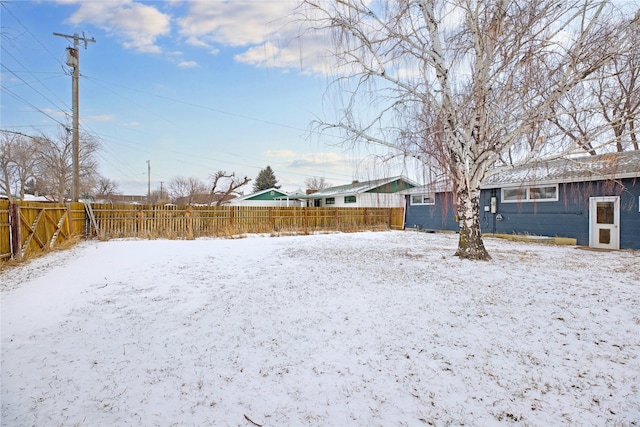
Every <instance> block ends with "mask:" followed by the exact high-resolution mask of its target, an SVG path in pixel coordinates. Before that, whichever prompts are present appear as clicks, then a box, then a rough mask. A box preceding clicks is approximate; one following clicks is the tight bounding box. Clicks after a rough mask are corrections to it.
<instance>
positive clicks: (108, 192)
mask: <svg viewBox="0 0 640 427" xmlns="http://www.w3.org/2000/svg"><path fill="white" fill-rule="evenodd" d="M95 181H96V183H95V186H94V189H93V192H94V194H95V195H96V197H99V198H104V197H111V196H114V195H117V194H118V183H117V182H115V181H114V180H112V179H109V178H106V177H104V176H98V177H97V179H96V180H95Z"/></svg>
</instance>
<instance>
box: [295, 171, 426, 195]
mask: <svg viewBox="0 0 640 427" xmlns="http://www.w3.org/2000/svg"><path fill="white" fill-rule="evenodd" d="M396 181H402V182H403V185H402V187H404V186H410V187H415V186H416V185H418V184H417V183H415V182H413V181H411V180H410V179H408V178H405V177H403V176H395V177H392V178H380V179H374V180H372V181H362V182H359V181H354V182H352V183H351V184H346V185H338V186H336V187H329V188H325V189H323V190H320V191H318V192H315V193H312V194H309V195H305V196H304V197H301V198H306V199H320V198H323V197H334V196H337V195H352V194H362V193H376V192H378V193H395V192H397V191H400V190H404V188H402V187H395V186H393V188H385V186H389V185H390V184H393V183H395V182H396ZM376 190H380V191H376Z"/></svg>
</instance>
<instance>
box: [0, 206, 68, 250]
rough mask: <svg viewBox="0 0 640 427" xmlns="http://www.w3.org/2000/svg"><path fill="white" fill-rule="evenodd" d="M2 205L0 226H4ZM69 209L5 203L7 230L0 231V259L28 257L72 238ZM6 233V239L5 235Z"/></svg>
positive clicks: (1, 229) (65, 207)
mask: <svg viewBox="0 0 640 427" xmlns="http://www.w3.org/2000/svg"><path fill="white" fill-rule="evenodd" d="M3 206H4V205H0V223H2V224H4V219H5V216H4V210H3V209H2V208H3ZM70 211H71V207H70V206H67V205H63V204H52V203H33V202H17V203H13V204H7V215H6V220H7V227H6V229H5V227H2V228H0V236H2V241H3V242H4V241H9V244H8V245H5V244H4V243H3V245H2V246H1V249H2V254H1V256H2V257H3V258H9V257H13V258H15V259H18V260H19V259H22V258H23V257H25V256H27V255H28V254H31V253H34V252H41V251H44V250H48V249H51V248H53V247H54V246H55V245H56V244H58V243H61V242H63V241H65V240H68V239H70V238H71V236H72V235H73V233H72V227H71V221H70ZM5 234H6V236H5Z"/></svg>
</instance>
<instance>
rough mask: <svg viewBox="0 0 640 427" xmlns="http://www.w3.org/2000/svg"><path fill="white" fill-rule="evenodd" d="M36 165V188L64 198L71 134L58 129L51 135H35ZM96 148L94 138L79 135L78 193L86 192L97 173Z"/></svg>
mask: <svg viewBox="0 0 640 427" xmlns="http://www.w3.org/2000/svg"><path fill="white" fill-rule="evenodd" d="M36 147H37V153H38V156H39V159H40V162H39V165H38V174H37V175H38V187H39V188H41V189H43V190H44V191H46V192H50V193H51V194H53V195H55V196H56V197H57V199H58V200H64V199H65V198H67V197H70V195H71V181H72V179H73V163H72V162H73V157H72V136H71V133H70V132H68V131H67V130H66V129H60V131H59V132H58V134H57V135H56V136H55V137H49V136H48V135H45V134H42V135H40V136H39V137H37V138H36ZM99 148H100V143H99V141H98V139H97V138H95V137H93V136H91V135H87V134H81V135H80V151H79V160H80V165H79V166H80V194H88V193H89V192H90V191H91V188H92V187H93V186H94V184H95V182H94V179H95V177H97V176H98V172H97V169H98V162H97V160H96V153H97V152H98V150H99Z"/></svg>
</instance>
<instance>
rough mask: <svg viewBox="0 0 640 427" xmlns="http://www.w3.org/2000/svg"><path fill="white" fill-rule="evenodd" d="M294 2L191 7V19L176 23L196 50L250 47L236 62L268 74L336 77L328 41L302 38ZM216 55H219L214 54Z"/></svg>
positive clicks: (251, 2) (215, 3)
mask: <svg viewBox="0 0 640 427" xmlns="http://www.w3.org/2000/svg"><path fill="white" fill-rule="evenodd" d="M296 5H297V3H296V2H293V1H264V2H257V1H233V2H204V1H196V2H190V3H189V7H188V12H187V15H185V16H184V17H182V18H178V19H177V20H176V21H177V23H178V26H179V27H180V35H181V36H183V37H184V38H185V42H186V43H187V44H189V45H191V46H196V47H203V48H208V49H212V48H213V46H214V45H218V46H231V47H246V48H247V49H246V50H245V51H244V52H242V53H239V54H237V55H236V56H235V57H234V59H235V60H236V61H238V62H242V63H245V64H250V65H253V66H256V67H262V68H267V67H269V68H283V69H291V68H294V69H300V70H302V71H303V72H315V73H320V74H330V73H332V72H333V70H334V68H333V67H331V66H330V65H328V64H329V62H328V61H327V58H326V53H327V51H328V50H327V47H328V44H327V39H324V38H319V37H310V36H309V35H306V36H305V37H304V38H301V37H300V22H297V20H299V19H300V17H299V16H296V15H295V7H296ZM212 53H214V54H216V53H218V50H217V49H216V50H214V51H213V52H212Z"/></svg>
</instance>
